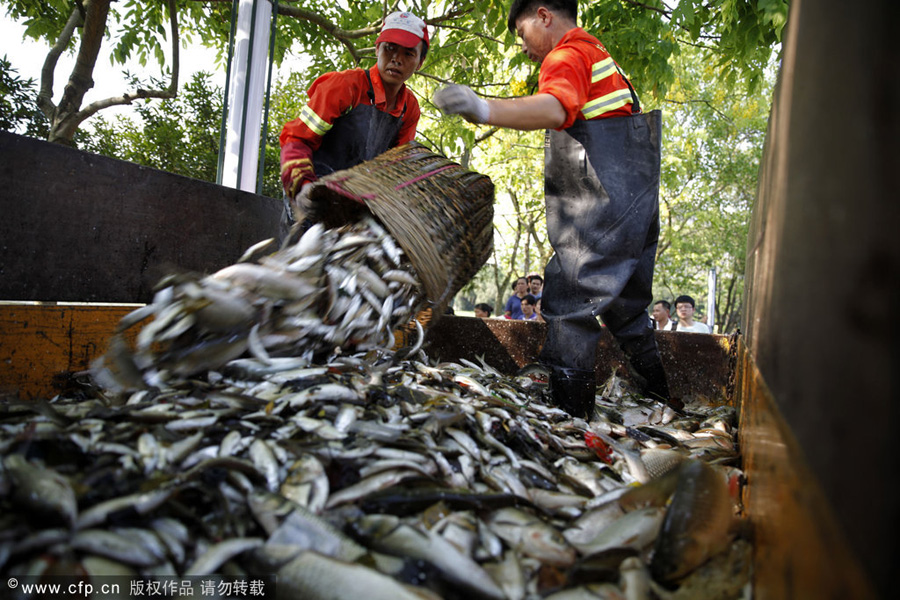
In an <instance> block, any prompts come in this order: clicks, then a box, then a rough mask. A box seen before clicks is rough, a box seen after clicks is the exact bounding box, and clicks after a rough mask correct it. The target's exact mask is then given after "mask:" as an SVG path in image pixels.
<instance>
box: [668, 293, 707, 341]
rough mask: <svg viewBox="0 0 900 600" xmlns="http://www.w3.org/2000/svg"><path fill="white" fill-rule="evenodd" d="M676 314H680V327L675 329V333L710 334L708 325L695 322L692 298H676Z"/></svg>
mask: <svg viewBox="0 0 900 600" xmlns="http://www.w3.org/2000/svg"><path fill="white" fill-rule="evenodd" d="M675 312H676V313H677V314H678V326H677V327H675V328H674V329H675V331H686V332H688V333H710V331H709V326H708V325H706V324H705V323H701V322H700V321H694V299H693V298H691V297H690V296H678V297H677V298H675Z"/></svg>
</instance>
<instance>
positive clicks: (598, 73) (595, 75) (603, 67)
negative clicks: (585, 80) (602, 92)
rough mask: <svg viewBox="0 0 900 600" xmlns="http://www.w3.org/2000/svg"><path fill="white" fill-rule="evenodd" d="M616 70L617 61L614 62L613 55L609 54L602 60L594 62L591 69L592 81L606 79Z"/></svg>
mask: <svg viewBox="0 0 900 600" xmlns="http://www.w3.org/2000/svg"><path fill="white" fill-rule="evenodd" d="M615 72H616V63H614V62H613V59H612V57H611V56H607V57H606V58H604V59H603V60H601V61H600V62H597V63H594V67H593V69H592V70H591V83H597V82H598V81H600V80H601V79H606V78H607V77H609V76H610V75H612V74H613V73H615Z"/></svg>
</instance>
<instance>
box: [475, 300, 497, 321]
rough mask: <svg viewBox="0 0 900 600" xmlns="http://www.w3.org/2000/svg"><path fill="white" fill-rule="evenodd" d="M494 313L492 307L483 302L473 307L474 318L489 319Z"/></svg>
mask: <svg viewBox="0 0 900 600" xmlns="http://www.w3.org/2000/svg"><path fill="white" fill-rule="evenodd" d="M493 313H494V307H493V306H491V305H490V304H487V303H485V302H479V303H478V304H476V305H475V316H476V317H479V318H481V319H489V318H490V317H491V315H492V314H493Z"/></svg>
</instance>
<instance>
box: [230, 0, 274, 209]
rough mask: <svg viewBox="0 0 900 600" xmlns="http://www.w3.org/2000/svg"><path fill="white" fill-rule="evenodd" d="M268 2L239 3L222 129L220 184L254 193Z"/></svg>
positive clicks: (248, 0) (262, 93) (264, 81)
mask: <svg viewBox="0 0 900 600" xmlns="http://www.w3.org/2000/svg"><path fill="white" fill-rule="evenodd" d="M271 19H272V3H271V2H270V1H269V0H240V4H239V7H238V18H237V27H236V29H235V34H234V37H235V41H234V58H233V59H232V62H231V73H230V74H229V76H230V79H231V89H230V90H229V94H228V117H227V118H226V122H225V127H226V128H227V129H226V133H225V157H224V161H223V163H222V185H224V186H228V187H233V188H236V189H240V190H244V191H247V192H255V191H256V172H257V167H258V166H259V140H260V130H261V128H262V116H263V103H264V101H265V86H266V75H267V73H266V65H267V64H268V54H269V27H270V24H271Z"/></svg>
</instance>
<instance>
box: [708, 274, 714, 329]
mask: <svg viewBox="0 0 900 600" xmlns="http://www.w3.org/2000/svg"><path fill="white" fill-rule="evenodd" d="M707 284H708V289H707V292H706V324H707V325H709V330H710V332H712V333H715V327H716V268H715V267H713V268H712V269H710V270H709V279H708V280H707Z"/></svg>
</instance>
